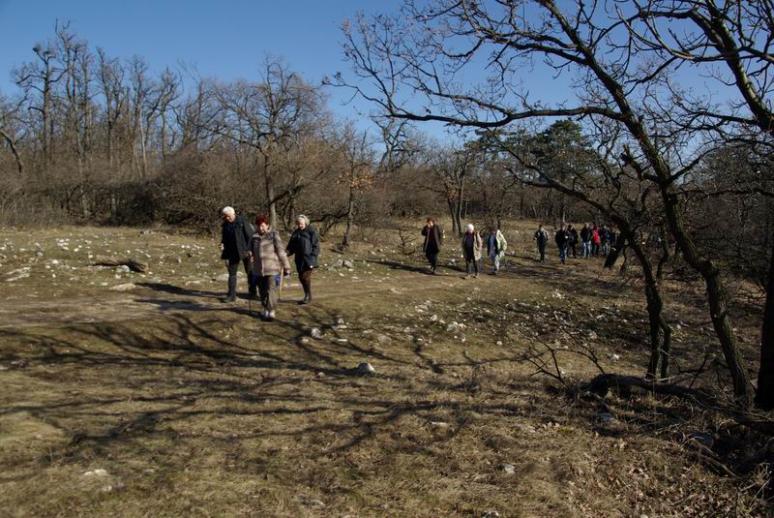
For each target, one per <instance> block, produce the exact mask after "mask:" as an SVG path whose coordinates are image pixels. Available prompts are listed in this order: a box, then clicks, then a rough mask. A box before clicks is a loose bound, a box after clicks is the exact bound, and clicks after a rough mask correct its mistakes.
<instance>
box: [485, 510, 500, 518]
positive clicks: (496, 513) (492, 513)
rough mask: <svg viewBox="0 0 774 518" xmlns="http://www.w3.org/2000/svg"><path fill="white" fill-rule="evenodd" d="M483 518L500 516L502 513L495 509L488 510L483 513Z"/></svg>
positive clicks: (497, 517) (498, 517)
mask: <svg viewBox="0 0 774 518" xmlns="http://www.w3.org/2000/svg"><path fill="white" fill-rule="evenodd" d="M481 518H500V513H498V512H497V511H495V510H491V511H487V512H485V513H484V514H482V515H481Z"/></svg>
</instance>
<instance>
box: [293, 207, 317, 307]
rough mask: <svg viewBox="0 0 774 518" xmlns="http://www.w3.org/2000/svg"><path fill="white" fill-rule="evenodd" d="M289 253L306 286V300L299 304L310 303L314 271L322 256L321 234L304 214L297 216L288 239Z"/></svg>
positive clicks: (302, 283) (302, 282)
mask: <svg viewBox="0 0 774 518" xmlns="http://www.w3.org/2000/svg"><path fill="white" fill-rule="evenodd" d="M287 254H288V255H292V256H293V257H294V259H295V263H296V271H297V272H298V278H299V280H300V281H301V286H302V287H303V288H304V300H302V301H301V302H299V304H309V303H310V302H312V271H314V269H315V268H317V259H318V257H319V256H320V236H319V234H318V233H317V230H315V229H314V227H312V226H311V225H309V218H307V217H306V216H304V215H303V214H301V215H300V216H298V217H297V218H296V229H295V230H294V231H293V234H292V235H291V236H290V240H289V241H288V246H287Z"/></svg>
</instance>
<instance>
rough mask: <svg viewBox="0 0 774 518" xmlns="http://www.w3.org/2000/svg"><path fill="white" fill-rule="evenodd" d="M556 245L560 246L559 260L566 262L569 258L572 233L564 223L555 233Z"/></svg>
mask: <svg viewBox="0 0 774 518" xmlns="http://www.w3.org/2000/svg"><path fill="white" fill-rule="evenodd" d="M554 240H555V241H556V246H557V247H558V248H559V261H560V262H561V263H562V264H564V263H565V261H566V259H567V247H568V245H569V243H570V234H569V233H568V232H567V229H566V228H565V227H564V225H562V226H561V227H559V230H557V231H556V234H555V235H554Z"/></svg>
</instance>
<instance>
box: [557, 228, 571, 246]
mask: <svg viewBox="0 0 774 518" xmlns="http://www.w3.org/2000/svg"><path fill="white" fill-rule="evenodd" d="M554 241H556V245H557V246H559V247H560V248H561V247H564V246H567V243H569V241H570V234H568V233H567V231H566V230H557V231H556V235H555V236H554Z"/></svg>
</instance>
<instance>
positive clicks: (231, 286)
mask: <svg viewBox="0 0 774 518" xmlns="http://www.w3.org/2000/svg"><path fill="white" fill-rule="evenodd" d="M221 216H222V217H223V226H222V227H221V235H220V251H221V252H220V258H221V259H223V261H225V264H226V268H227V269H228V293H227V294H226V297H225V298H224V299H223V302H234V301H235V300H236V287H237V270H238V269H239V263H240V262H241V263H242V264H243V265H244V267H245V273H246V274H247V279H248V285H249V292H250V297H255V293H256V289H255V285H254V284H253V283H251V282H250V278H251V275H250V274H251V272H252V268H251V267H250V257H249V253H248V252H249V243H250V237H251V234H252V229H251V228H250V225H248V224H247V223H246V222H245V220H244V218H242V216H237V214H236V211H234V208H233V207H224V208H223V210H222V211H221Z"/></svg>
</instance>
